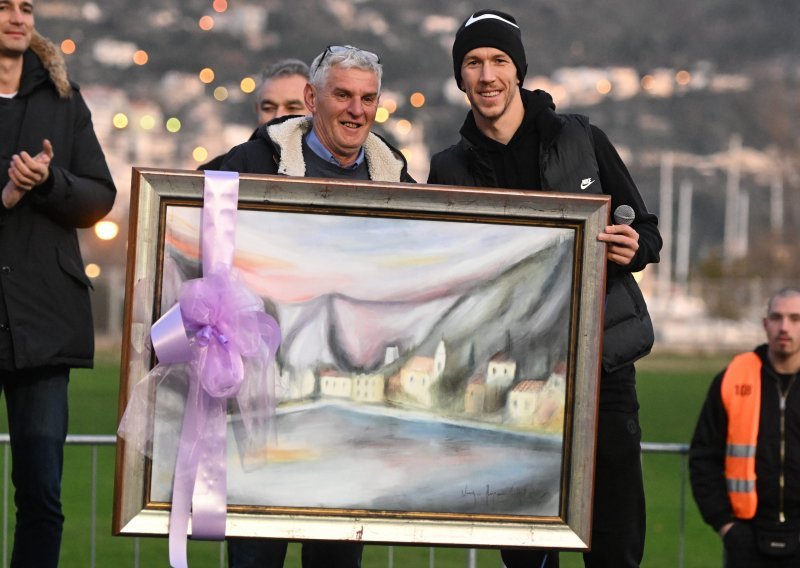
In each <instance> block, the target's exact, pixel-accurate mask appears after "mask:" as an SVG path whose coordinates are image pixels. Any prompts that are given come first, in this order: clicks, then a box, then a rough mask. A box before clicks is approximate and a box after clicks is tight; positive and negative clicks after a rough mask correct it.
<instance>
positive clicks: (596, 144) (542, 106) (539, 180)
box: [428, 10, 661, 568]
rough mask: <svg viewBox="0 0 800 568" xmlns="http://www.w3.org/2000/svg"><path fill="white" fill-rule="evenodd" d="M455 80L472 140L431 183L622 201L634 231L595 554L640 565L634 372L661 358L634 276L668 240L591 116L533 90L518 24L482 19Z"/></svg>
mask: <svg viewBox="0 0 800 568" xmlns="http://www.w3.org/2000/svg"><path fill="white" fill-rule="evenodd" d="M452 54H453V71H454V74H455V79H456V83H457V84H458V87H459V88H460V89H461V90H462V91H464V92H465V93H466V95H467V99H468V100H469V103H470V107H471V110H470V111H469V112H468V113H467V117H466V120H465V121H464V125H463V126H462V127H461V140H460V141H459V142H458V143H457V144H455V145H454V146H451V147H450V148H447V149H445V150H443V151H441V152H439V153H438V154H436V155H434V156H433V159H432V160H431V168H430V175H429V178H428V183H435V184H449V185H463V186H480V187H502V188H512V189H523V190H524V189H540V190H549V191H560V192H575V193H583V194H601V193H602V194H606V195H610V196H611V207H612V209H614V210H616V208H617V207H619V206H620V205H627V206H628V207H630V208H631V209H632V211H633V213H634V215H635V219H634V220H633V223H632V224H630V225H625V224H612V225H608V226H607V227H605V230H604V231H603V232H602V233H600V235H599V236H598V237H597V238H598V239H599V240H600V241H602V242H604V243H606V245H607V248H606V250H607V258H608V271H607V281H606V294H607V296H606V309H605V319H604V326H603V327H604V332H603V333H604V335H603V353H602V360H603V364H602V369H601V376H600V401H599V416H598V429H597V462H596V468H595V492H594V504H593V520H592V542H591V546H592V549H591V552H589V553H587V554H585V555H584V564H585V565H586V566H592V567H597V566H603V567H609V568H626V567H634V566H639V564H640V563H641V561H642V557H643V554H644V534H645V506H644V485H643V481H642V465H641V460H640V457H641V447H640V442H641V431H640V428H639V412H638V411H639V403H638V400H637V397H636V370H635V368H634V362H635V361H636V360H637V359H639V358H640V357H643V356H644V355H646V354H647V353H649V352H650V348H651V347H652V344H653V339H654V337H653V328H652V324H651V322H650V317H649V315H648V313H647V306H646V304H645V302H644V298H643V297H642V293H641V291H640V290H639V287H638V285H637V284H636V281H635V280H634V279H633V276H632V273H634V272H638V271H640V270H642V269H643V268H644V267H645V266H646V265H647V264H649V263H652V262H658V260H659V256H658V253H659V250H660V249H661V236H660V235H659V232H658V226H657V219H656V217H655V215H652V214H650V213H648V211H647V208H646V207H645V204H644V201H643V199H642V197H641V195H640V194H639V190H638V189H637V188H636V185H635V184H634V182H633V179H632V178H631V176H630V174H629V173H628V170H627V168H626V167H625V164H623V162H622V160H621V159H620V157H619V155H618V154H617V152H616V150H615V149H614V146H613V145H612V144H611V142H610V141H609V139H608V137H607V136H606V135H605V133H604V132H603V131H602V130H600V129H599V128H597V127H596V126H594V125H592V124H590V123H589V119H588V118H587V117H585V116H581V115H574V114H557V113H556V112H555V105H554V104H553V99H552V98H551V97H550V95H549V94H547V93H546V92H544V91H528V90H526V89H523V88H522V82H523V80H524V78H525V73H526V71H527V62H526V58H525V48H524V46H523V44H522V33H521V31H520V28H519V26H518V25H517V22H516V20H515V19H514V17H513V16H511V15H509V14H506V13H504V12H499V11H497V10H480V11H478V12H475V13H474V14H472V15H471V16H469V18H467V19H466V20H465V21H464V22H463V23H462V24H461V26H460V27H459V29H458V31H457V32H456V37H455V41H454V42H453V49H452ZM502 557H503V561H504V562H505V564H506V566H507V567H508V568H534V567H535V568H541V567H543V566H549V567H553V566H558V555H557V553H555V552H553V551H542V550H530V549H515V550H503V551H502Z"/></svg>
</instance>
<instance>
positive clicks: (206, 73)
mask: <svg viewBox="0 0 800 568" xmlns="http://www.w3.org/2000/svg"><path fill="white" fill-rule="evenodd" d="M198 77H200V80H201V81H202V82H203V83H205V84H206V85H208V84H209V83H211V82H212V81H213V80H214V70H213V69H211V68H210V67H204V68H203V69H201V70H200V73H199V74H198Z"/></svg>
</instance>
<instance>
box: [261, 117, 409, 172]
mask: <svg viewBox="0 0 800 568" xmlns="http://www.w3.org/2000/svg"><path fill="white" fill-rule="evenodd" d="M310 129H311V117H308V116H303V117H296V118H290V119H288V120H284V121H281V122H278V123H275V124H270V125H269V126H267V128H266V133H267V135H268V138H269V139H270V140H271V141H272V143H273V144H275V145H276V146H277V147H278V148H279V149H280V163H279V164H278V173H279V174H283V175H287V176H296V177H303V176H305V173H306V164H305V160H304V159H303V135H304V134H305V133H306V132H308V131H309V130H310ZM364 154H365V156H366V158H367V168H368V169H369V177H370V179H371V180H373V181H387V182H391V181H398V180H400V179H402V173H403V171H404V170H405V165H406V162H405V158H403V155H402V154H400V152H398V151H396V150H395V149H394V148H392V147H391V146H390V145H389V143H388V142H386V141H385V140H383V139H382V138H381V137H380V136H378V135H377V134H375V133H373V132H370V133H369V135H368V136H367V139H366V141H365V142H364Z"/></svg>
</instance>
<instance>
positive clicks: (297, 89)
mask: <svg viewBox="0 0 800 568" xmlns="http://www.w3.org/2000/svg"><path fill="white" fill-rule="evenodd" d="M307 82H308V65H306V64H305V63H303V62H302V61H300V60H299V59H281V60H280V61H278V62H276V63H274V64H272V65H270V66H269V67H268V68H267V69H265V70H264V73H263V74H262V76H261V85H260V86H259V87H258V90H257V91H256V93H257V95H256V114H257V115H258V125H259V126H261V125H262V124H266V123H267V122H269V121H270V120H272V119H273V118H280V117H281V116H287V115H290V114H306V113H307V112H308V110H307V109H306V103H305V100H304V99H303V91H304V90H305V88H306V83H307Z"/></svg>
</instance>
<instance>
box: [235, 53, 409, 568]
mask: <svg viewBox="0 0 800 568" xmlns="http://www.w3.org/2000/svg"><path fill="white" fill-rule="evenodd" d="M382 75H383V67H382V66H381V63H380V59H379V58H378V56H377V55H376V54H374V53H372V52H370V51H364V50H362V49H359V48H357V47H353V46H350V45H341V46H337V45H332V46H328V47H327V48H326V49H325V51H323V52H322V53H321V54H320V55H318V56H317V57H316V59H314V61H313V63H312V64H311V70H310V77H309V81H308V84H307V85H306V86H305V90H304V99H303V100H304V101H305V105H306V107H307V108H308V109H309V111H311V116H301V117H297V116H286V117H283V118H278V119H275V120H273V121H272V122H269V123H267V124H265V125H262V126H260V127H259V128H258V130H257V131H256V133H255V135H254V137H253V139H251V140H250V141H249V142H246V143H244V144H241V145H240V146H237V147H235V148H233V149H232V150H231V151H230V152H229V153H228V155H227V156H226V157H225V160H224V161H223V163H222V167H221V169H222V170H228V171H237V172H241V173H255V174H280V175H287V176H298V177H320V178H338V179H351V180H374V181H386V182H399V181H402V182H410V183H413V182H414V180H413V179H412V178H411V176H409V175H408V170H407V165H406V161H405V158H404V157H403V155H402V154H401V153H400V152H399V151H398V150H397V149H395V148H393V147H392V146H391V145H389V143H388V142H386V141H385V140H384V139H383V138H381V137H380V136H378V135H377V134H375V133H373V132H371V129H372V126H373V124H374V122H375V114H376V112H377V110H378V100H379V97H380V92H381V78H382ZM286 545H287V543H286V541H281V540H255V539H238V538H230V539H228V562H229V566H230V568H280V567H281V566H283V562H284V559H285V557H286ZM362 550H363V545H362V544H361V543H357V542H344V541H310V542H306V543H304V544H303V551H302V562H303V568H358V567H360V566H361V552H362Z"/></svg>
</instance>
